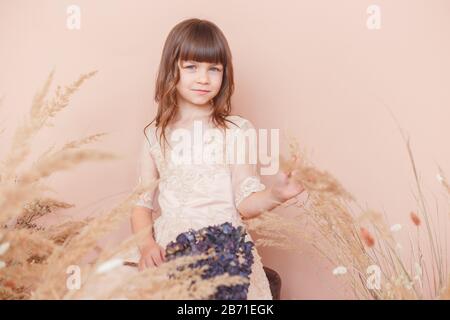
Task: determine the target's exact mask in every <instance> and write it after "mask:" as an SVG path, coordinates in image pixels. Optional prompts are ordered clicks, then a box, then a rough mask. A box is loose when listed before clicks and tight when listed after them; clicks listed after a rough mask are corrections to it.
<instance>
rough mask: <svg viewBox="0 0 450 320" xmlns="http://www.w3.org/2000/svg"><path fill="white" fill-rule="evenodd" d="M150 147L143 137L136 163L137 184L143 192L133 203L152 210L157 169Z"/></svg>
mask: <svg viewBox="0 0 450 320" xmlns="http://www.w3.org/2000/svg"><path fill="white" fill-rule="evenodd" d="M150 147H151V145H150V142H149V140H148V139H147V137H145V138H144V140H143V142H142V146H141V153H140V156H139V163H138V177H139V178H138V184H139V186H141V187H143V188H144V190H145V192H144V193H142V194H141V195H140V197H139V198H138V200H137V201H136V203H135V205H136V206H141V207H145V208H148V209H151V210H153V209H154V207H153V199H154V196H155V191H156V190H155V189H156V188H155V186H156V184H155V181H156V180H157V178H158V171H157V168H156V165H155V162H154V160H153V157H152V155H151V153H150Z"/></svg>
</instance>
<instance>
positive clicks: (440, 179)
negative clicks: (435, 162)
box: [436, 173, 444, 183]
mask: <svg viewBox="0 0 450 320" xmlns="http://www.w3.org/2000/svg"><path fill="white" fill-rule="evenodd" d="M436 178H437V180H438V181H439V182H440V183H443V182H444V177H443V176H441V174H440V173H438V174H437V175H436Z"/></svg>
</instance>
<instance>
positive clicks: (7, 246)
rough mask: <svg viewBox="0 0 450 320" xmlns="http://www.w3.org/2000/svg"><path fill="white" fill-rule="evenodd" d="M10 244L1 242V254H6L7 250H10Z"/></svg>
mask: <svg viewBox="0 0 450 320" xmlns="http://www.w3.org/2000/svg"><path fill="white" fill-rule="evenodd" d="M9 246H10V244H9V242H5V243H2V244H0V256H1V255H2V254H4V253H5V252H6V251H8V249H9Z"/></svg>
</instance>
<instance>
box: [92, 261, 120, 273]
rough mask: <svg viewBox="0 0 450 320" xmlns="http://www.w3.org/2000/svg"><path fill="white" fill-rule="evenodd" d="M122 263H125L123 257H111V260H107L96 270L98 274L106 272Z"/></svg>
mask: <svg viewBox="0 0 450 320" xmlns="http://www.w3.org/2000/svg"><path fill="white" fill-rule="evenodd" d="M121 265H123V260H122V259H119V258H114V259H110V260H108V261H105V262H103V263H102V264H100V265H99V266H98V267H97V269H96V271H95V272H96V273H98V274H101V273H105V272H108V271H111V270H113V269H115V268H117V267H118V266H121Z"/></svg>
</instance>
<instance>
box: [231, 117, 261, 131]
mask: <svg viewBox="0 0 450 320" xmlns="http://www.w3.org/2000/svg"><path fill="white" fill-rule="evenodd" d="M226 119H227V120H228V121H229V122H228V125H229V127H230V129H237V128H239V129H249V128H254V126H253V124H252V123H251V121H250V120H248V119H246V118H244V117H242V116H238V115H229V116H227V117H226ZM230 122H231V123H230Z"/></svg>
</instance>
